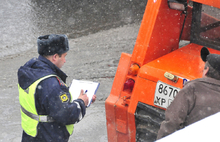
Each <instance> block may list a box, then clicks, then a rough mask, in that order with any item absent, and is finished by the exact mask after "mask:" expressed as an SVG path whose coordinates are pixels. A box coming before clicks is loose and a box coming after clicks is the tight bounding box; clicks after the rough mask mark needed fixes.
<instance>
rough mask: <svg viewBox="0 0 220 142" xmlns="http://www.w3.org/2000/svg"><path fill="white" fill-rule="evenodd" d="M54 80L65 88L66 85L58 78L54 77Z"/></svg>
mask: <svg viewBox="0 0 220 142" xmlns="http://www.w3.org/2000/svg"><path fill="white" fill-rule="evenodd" d="M56 78H57V80H58V82H59V84H60V85H61V86H66V84H65V83H64V82H63V81H62V80H61V79H60V78H58V77H56Z"/></svg>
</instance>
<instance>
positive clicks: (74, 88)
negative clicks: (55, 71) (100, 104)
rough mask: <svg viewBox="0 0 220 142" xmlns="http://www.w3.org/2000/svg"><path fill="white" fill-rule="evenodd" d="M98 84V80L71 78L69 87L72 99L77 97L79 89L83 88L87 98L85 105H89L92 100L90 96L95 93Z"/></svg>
mask: <svg viewBox="0 0 220 142" xmlns="http://www.w3.org/2000/svg"><path fill="white" fill-rule="evenodd" d="M99 85H100V83H99V82H93V81H87V80H77V79H73V80H72V83H71V85H70V87H69V91H70V93H71V97H72V100H76V99H77V98H78V97H79V95H80V92H81V90H83V91H84V93H85V94H87V96H88V98H89V103H88V105H87V107H89V106H90V104H91V102H92V96H93V95H95V94H96V92H97V90H98V88H99Z"/></svg>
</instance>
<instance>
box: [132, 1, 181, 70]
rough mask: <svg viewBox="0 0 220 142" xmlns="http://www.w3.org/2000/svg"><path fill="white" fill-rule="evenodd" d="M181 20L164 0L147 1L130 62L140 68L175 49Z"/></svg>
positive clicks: (177, 12) (177, 13) (176, 11)
mask: <svg viewBox="0 0 220 142" xmlns="http://www.w3.org/2000/svg"><path fill="white" fill-rule="evenodd" d="M183 20H184V14H181V11H178V10H172V9H170V8H169V7H168V4H167V1H166V0H155V1H153V0H152V1H148V4H147V7H146V10H145V14H144V17H143V20H142V23H141V27H140V30H139V33H138V37H137V41H136V44H135V47H134V50H133V53H132V59H131V61H132V62H136V63H138V64H139V65H140V66H142V65H143V64H145V63H148V62H150V61H152V60H154V59H156V58H158V57H160V56H162V55H165V54H167V53H169V52H171V51H173V50H175V49H177V48H178V45H179V35H180V31H181V29H182V23H183Z"/></svg>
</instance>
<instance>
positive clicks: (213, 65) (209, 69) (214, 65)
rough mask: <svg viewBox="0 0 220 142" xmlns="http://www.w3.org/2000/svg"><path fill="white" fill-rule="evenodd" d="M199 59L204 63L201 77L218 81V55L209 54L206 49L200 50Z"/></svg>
mask: <svg viewBox="0 0 220 142" xmlns="http://www.w3.org/2000/svg"><path fill="white" fill-rule="evenodd" d="M201 58H202V60H203V61H204V62H205V68H204V71H203V76H207V77H211V78H215V79H218V80H220V55H218V54H210V52H209V50H208V49H207V48H206V47H203V48H202V49H201Z"/></svg>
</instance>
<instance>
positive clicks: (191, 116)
mask: <svg viewBox="0 0 220 142" xmlns="http://www.w3.org/2000/svg"><path fill="white" fill-rule="evenodd" d="M219 111H220V81H219V80H216V79H213V78H209V77H206V78H200V79H196V80H193V81H190V82H187V83H186V85H185V86H184V87H183V89H182V90H181V91H180V92H179V93H178V94H177V96H176V98H175V99H174V101H173V102H172V103H171V104H170V106H169V107H168V108H167V110H166V112H165V120H164V121H163V122H162V123H161V127H160V130H159V132H158V135H157V139H160V138H162V137H164V136H167V135H169V134H171V133H173V132H175V131H176V130H179V129H181V128H183V127H185V126H187V125H190V124H192V123H194V122H196V121H198V120H201V119H203V118H205V117H207V116H210V115H212V114H215V113H217V112H219Z"/></svg>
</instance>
